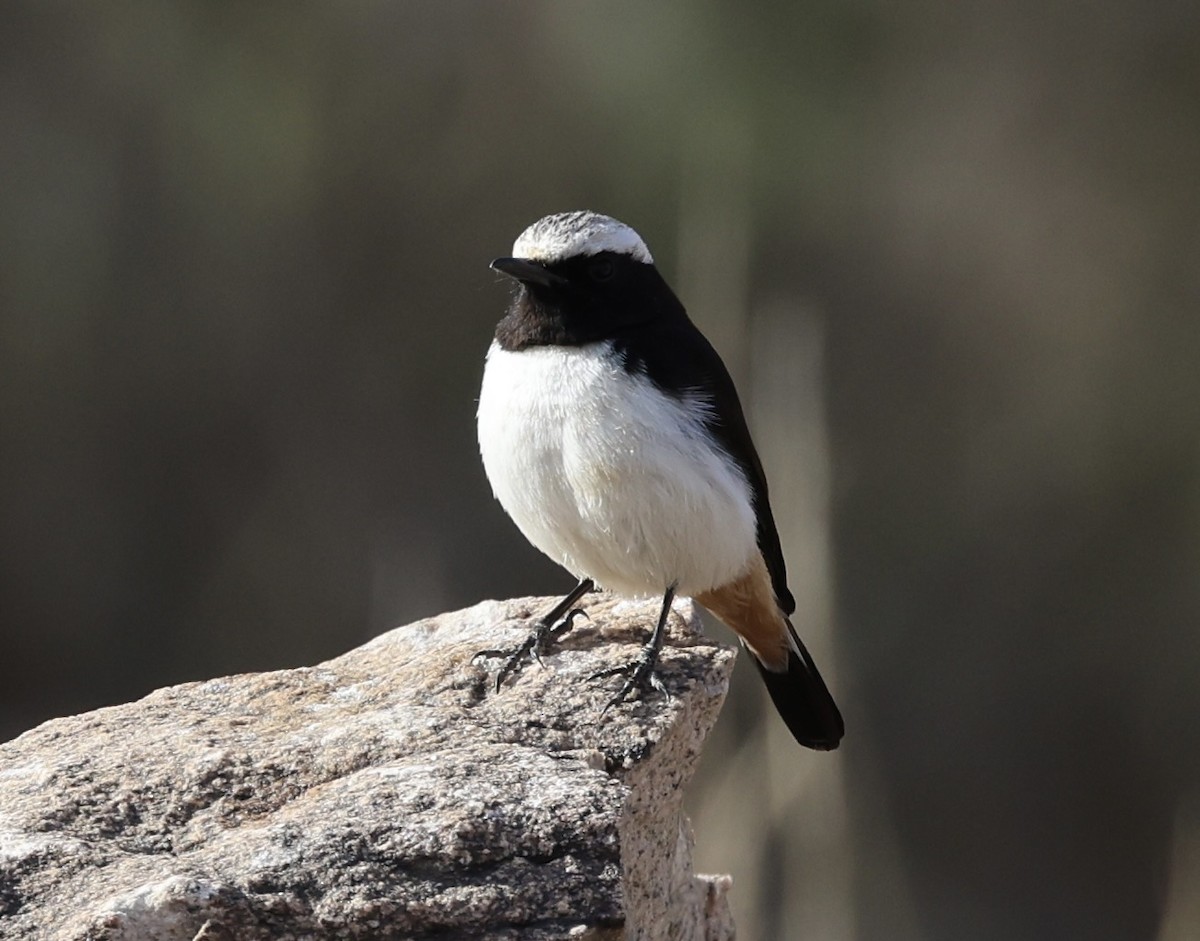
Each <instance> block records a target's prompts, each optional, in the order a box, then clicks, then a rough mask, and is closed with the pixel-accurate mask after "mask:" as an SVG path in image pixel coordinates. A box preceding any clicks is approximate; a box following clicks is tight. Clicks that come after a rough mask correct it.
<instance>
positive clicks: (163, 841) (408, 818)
mask: <svg viewBox="0 0 1200 941" xmlns="http://www.w3.org/2000/svg"><path fill="white" fill-rule="evenodd" d="M587 600H588V602H589V603H588V610H589V613H590V615H591V620H590V622H589V621H584V620H582V619H580V620H577V621H576V627H575V629H574V630H573V631H572V633H571V634H570V635H568V636H567V638H566V639H565V640H564V643H563V644H562V646H560V647H556V648H555V649H554V650H553V651H552V652H551V653H550V654H549V655H548V656H546V657H545V658H544V662H545V668H544V669H543V668H539V667H538V666H537V665H536V664H532V665H530V666H528V667H527V668H526V669H525V670H524V672H523V673H522V674H521V675H520V676H519V677H518V678H517V679H515V680H512V679H510V680H509V681H508V684H507V685H506V686H505V687H504V689H502V690H501V691H500V692H499V693H498V694H497V693H494V692H493V691H492V686H491V680H492V677H493V676H494V671H495V670H496V668H497V667H498V665H499V661H497V660H483V661H478V662H473V661H472V655H473V654H474V653H476V652H477V651H478V650H480V649H481V648H486V647H495V646H500V645H513V644H516V643H518V642H519V641H520V640H521V639H522V638H523V637H524V636H525V635H526V633H527V631H528V629H529V627H530V626H531V624H532V621H531V620H530V619H531V617H532V616H536V614H538V613H540V612H542V611H544V610H545V609H546V608H547V607H548V606H549V604H550V603H551V600H550V599H517V600H513V601H506V602H484V603H483V604H479V605H476V606H475V607H472V608H468V609H466V610H464V611H459V612H455V613H451V614H444V615H441V616H439V617H435V618H430V619H428V620H424V621H419V622H417V623H415V624H410V625H408V626H406V627H401V628H397V629H396V630H393V631H391V632H389V633H387V634H384V635H382V636H380V637H377V638H376V639H374V640H373V641H371V642H370V643H368V644H366V645H364V646H363V647H360V648H358V649H357V650H353V651H351V652H350V653H348V654H346V655H345V656H342V657H339V658H337V659H336V660H330V661H329V662H327V663H323V664H320V665H319V666H316V667H311V668H303V669H297V670H285V671H280V672H275V673H262V674H248V675H244V676H234V677H228V678H225V679H217V680H210V681H208V682H204V683H189V684H186V685H183V686H176V687H172V688H169V689H161V690H158V691H157V692H155V693H152V694H151V695H149V696H147V697H146V698H145V699H142V700H140V701H138V702H135V703H129V704H126V705H122V706H115V707H112V708H108V709H101V710H98V711H96V712H92V713H87V714H85V715H80V716H73V717H69V718H65V719H56V720H54V721H51V722H47V723H46V724H44V725H42V726H40V727H38V728H36V729H33V730H32V731H30V732H27V733H26V734H24V735H22V736H20V737H19V738H17V739H15V740H13V741H12V742H9V743H7V744H4V745H0V937H2V938H5V939H17V938H22V939H24V938H39V939H40V938H53V939H81V941H82V939H89V941H92V939H95V941H108V939H111V941H116V939H122V941H134V939H137V941H151V939H153V941H168V939H170V941H174V939H180V941H202V939H207V941H217V939H230V941H232V939H238V941H245V939H268V938H270V939H288V938H294V939H309V938H311V939H318V938H368V937H369V938H393V939H396V938H424V937H437V938H439V939H457V938H463V939H466V938H472V939H501V938H505V939H542V938H594V939H599V938H621V937H625V938H636V939H656V938H672V939H717V938H731V937H732V936H733V928H732V921H731V918H730V915H729V910H728V906H727V903H726V899H725V893H726V890H727V888H728V879H727V878H725V877H705V876H696V875H695V874H694V873H693V872H692V859H691V834H690V829H689V825H688V822H687V819H686V818H685V817H684V816H683V813H682V811H681V807H680V801H681V797H682V792H683V787H684V785H685V784H686V783H687V781H688V779H689V778H690V776H691V774H692V771H693V768H694V766H695V763H696V760H697V758H698V756H699V753H700V749H701V746H702V744H703V741H704V738H705V736H706V735H707V733H708V731H709V729H710V728H711V726H712V724H713V722H714V721H715V720H716V717H717V712H718V710H719V708H720V705H721V702H722V700H723V698H724V695H725V692H726V690H727V687H728V678H729V672H730V670H731V668H732V665H733V652H732V651H731V650H730V649H729V648H727V647H722V646H720V645H717V644H715V643H713V642H711V641H709V640H707V639H705V638H704V637H703V636H701V635H700V633H699V622H698V620H697V619H696V617H695V613H694V611H693V610H692V608H691V606H690V604H689V603H688V602H678V603H677V604H676V608H675V611H674V613H673V615H672V618H671V625H670V630H671V633H670V638H669V641H668V646H667V647H666V648H665V649H664V651H663V656H662V661H661V672H660V675H661V676H662V678H663V680H664V681H665V683H666V686H667V689H668V690H669V691H670V693H671V696H672V698H671V699H669V700H666V699H663V698H662V697H657V696H656V697H651V698H650V699H649V700H647V701H640V700H635V701H634V702H632V703H626V704H624V705H621V706H619V707H615V708H613V709H610V710H608V711H607V712H604V711H603V710H604V706H605V703H606V702H607V701H608V699H609V698H610V697H611V696H612V694H613V692H614V691H615V689H616V688H617V686H618V685H619V683H620V678H619V677H608V678H602V679H595V678H592V676H591V674H593V673H595V672H596V671H599V670H603V669H605V668H608V667H612V666H615V665H620V664H622V663H625V662H627V661H629V660H630V659H632V657H633V656H634V654H635V653H636V650H637V645H638V644H640V643H641V642H643V640H644V639H645V637H646V636H647V629H648V627H649V625H651V624H652V623H653V619H654V617H655V614H656V606H655V605H654V604H642V603H637V604H634V603H629V602H619V601H615V600H614V599H611V598H607V597H605V596H591V598H590V599H587Z"/></svg>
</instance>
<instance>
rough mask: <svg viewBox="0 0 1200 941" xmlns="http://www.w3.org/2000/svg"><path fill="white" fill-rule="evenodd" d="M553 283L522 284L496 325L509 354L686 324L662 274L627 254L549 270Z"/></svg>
mask: <svg viewBox="0 0 1200 941" xmlns="http://www.w3.org/2000/svg"><path fill="white" fill-rule="evenodd" d="M545 267H546V270H548V271H550V272H552V273H553V274H554V275H555V276H556V277H555V280H554V281H553V282H552V283H550V284H540V283H531V282H524V283H522V284H521V285H520V287H519V288H518V289H517V293H516V295H515V296H514V298H513V301H512V304H511V305H510V306H509V308H508V312H507V314H506V315H505V316H504V318H503V319H502V320H501V321H500V323H499V324H497V326H496V342H497V343H499V344H500V346H501V348H502V349H505V350H510V351H514V350H524V349H528V348H530V347H535V346H582V345H584V344H586V343H595V342H597V341H600V340H613V339H617V338H619V337H621V336H622V335H625V334H627V333H629V332H631V331H632V332H638V331H640V330H642V329H644V328H646V327H648V326H651V325H654V324H664V323H672V322H674V323H679V322H682V323H685V324H686V323H688V320H687V314H686V313H685V312H684V309H683V305H682V304H680V303H679V300H678V298H676V297H675V292H674V291H672V290H671V288H670V286H669V285H668V284H667V283H666V281H664V280H663V278H662V276H661V275H660V274H659V273H658V270H657V269H656V268H655V267H654V266H653V265H649V264H643V263H642V262H640V261H637V260H635V259H633V258H630V257H629V256H628V255H621V254H618V253H614V252H601V253H599V254H597V255H590V256H584V257H575V258H569V259H566V260H563V261H559V262H556V263H554V264H550V265H546V266H545Z"/></svg>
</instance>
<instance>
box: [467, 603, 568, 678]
mask: <svg viewBox="0 0 1200 941" xmlns="http://www.w3.org/2000/svg"><path fill="white" fill-rule="evenodd" d="M580 616H582V617H584V618H587V612H586V611H584V610H583V608H572V609H571V610H570V611H568V612H567V613H566V615H564V616H563V618H562V619H561V620H559V621H557V622H555V621H548V620H545V619H543V620H542V621H540V622H539V623H538V626H537V627H536V628H534V630H533V631H531V632H530V634H529V636H528V637H526V638H525V640H523V641H522V642H521V643H520V644H518V645H517V646H516V647H510V648H508V649H491V650H481V651H479V652H478V653H477V654H475V656H473V657H472V658H471V660H472V662H474V661H475V660H478V659H480V658H481V657H482V658H488V657H503V658H505V660H504V665H503V666H502V667H500V670H499V672H498V673H497V674H496V684H495V685H496V692H497V693H498V692H500V688H501V687H502V686H503V685H504V681H505V680H507V679H508V678H509V677H510V676H513V675H514V674H517V673H519V672H521V668H522V666H523V665H524V661H525V660H530V661H532V662H535V663H537V665H538V666H540V667H542V668H543V669H545V666H546V665H545V664H544V663H543V662H542V654H543V653H544V652H545V651H546V648H547V646H548V645H549V643H550V641H552V640H555V639H557V638H558V637H561V636H562V635H563V634H565V633H566V632H567V631H569V630H570V629H571V626H572V625H573V624H574V622H575V618H577V617H580Z"/></svg>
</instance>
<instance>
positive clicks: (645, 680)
mask: <svg viewBox="0 0 1200 941" xmlns="http://www.w3.org/2000/svg"><path fill="white" fill-rule="evenodd" d="M657 659H658V658H657V657H653V658H651V657H646V656H642V657H638V659H636V660H634V661H633V662H632V663H627V664H625V665H624V666H619V667H613V668H612V669H610V670H601V671H600V672H599V673H593V674H592V679H602V678H604V677H608V676H624V677H625V678H626V679H625V682H624V683H622V684H621V688H620V689H619V690H618V691H617V694H616V695H615V696H613V698H612V699H610V700H609V701H608V704H607V705H606V706H605V707H604V708H603V709H602V710H601V712H600V714H601V715H604V714H605V713H606V712H608V710H609V709H611V708H612V707H613V706H619V705H620V704H621V703H623V702H625V701H626V700H627V699H628V698H629V696H630V694H631V693H633V692H634V690H636V691H637V692H638V693H639V698H642V699H644V698H645V697H646V696H647V694H649V693H650V692H651V691H653V692H656V693H658V694H659V695H660V696H662V697H663V698H664V699H666V700H667V701H668V702H669V701H670V700H671V699H672V698H673V697H672V696H671V693H670V691H669V690H668V689H667V687H666V684H665V683H663V681H662V679H661V678H660V677H659V675H658V673H657V672H656V671H655V669H654V666H655V662H656V660H657Z"/></svg>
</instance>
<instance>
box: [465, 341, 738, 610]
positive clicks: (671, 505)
mask: <svg viewBox="0 0 1200 941" xmlns="http://www.w3.org/2000/svg"><path fill="white" fill-rule="evenodd" d="M704 407H705V406H704V403H702V402H699V401H694V400H693V401H688V400H684V401H680V400H678V399H675V398H672V397H671V396H668V395H664V394H663V393H662V392H660V391H659V390H658V389H657V388H655V386H654V384H653V383H652V382H650V380H649V379H647V378H645V377H644V376H641V375H632V374H630V373H628V372H626V370H625V369H624V367H623V366H622V364H621V363H620V361H619V360H618V358H617V355H616V354H615V353H614V352H613V350H612V347H611V344H609V343H607V342H602V343H592V344H588V345H586V346H580V347H536V348H531V349H527V350H522V351H520V352H509V351H506V350H503V349H501V348H500V347H499V346H498V345H497V344H495V343H493V344H492V348H491V349H490V350H489V351H488V358H487V366H486V368H485V370H484V375H483V389H482V391H481V393H480V398H479V447H480V451H481V453H482V455H483V465H484V469H485V470H486V471H487V475H488V479H489V480H490V481H491V484H492V489H493V491H494V492H495V494H496V498H497V499H498V500H499V501H500V503H501V505H502V506H503V507H504V509H505V510H506V511H507V512H508V514H509V516H511V517H512V518H513V521H514V522H515V523H516V524H517V526H518V527H519V528H520V530H521V532H522V533H524V534H525V537H526V538H527V539H528V540H529V541H530V542H531V543H533V544H534V545H535V546H537V548H539V549H541V550H542V552H544V553H546V555H548V556H550V557H551V558H552V559H554V560H555V561H557V562H559V563H560V564H561V565H563V566H564V567H565V568H567V569H569V570H570V571H571V572H573V573H574V574H576V575H578V576H587V577H590V578H592V579H594V580H595V581H596V582H597V583H599V584H600V585H603V586H604V587H606V588H609V589H611V590H613V591H616V592H618V593H622V594H628V595H645V594H660V593H661V592H663V591H664V590H665V589H666V588H667V586H669V585H671V584H673V583H678V590H679V592H680V594H683V595H696V594H700V593H702V592H704V591H708V590H710V589H713V588H717V587H719V586H721V585H724V584H726V583H728V582H729V581H731V580H733V579H735V578H737V577H738V576H739V575H741V574H742V573H743V572H745V571H746V569H747V567H748V566H749V563H750V561H751V559H752V558H753V557H754V554H755V552H756V551H757V550H756V541H755V519H754V508H753V505H752V503H751V495H750V488H749V486H748V485H747V483H746V480H745V478H744V476H743V475H742V473H741V471H740V470H739V468H738V467H737V465H736V464H735V463H734V462H733V461H732V460H731V459H730V458H729V457H728V456H727V455H725V454H724V453H723V452H722V451H721V450H720V449H719V448H718V447H717V445H716V444H715V442H714V440H713V439H712V437H711V435H710V434H709V433H708V431H707V430H706V429H705V427H704V425H703V422H702V420H701V419H702V416H703V414H704Z"/></svg>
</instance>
